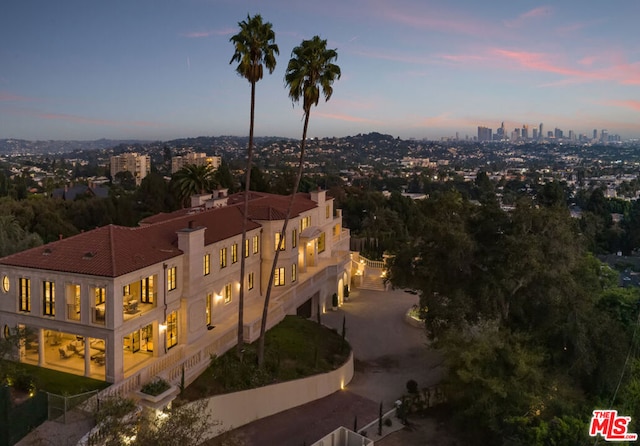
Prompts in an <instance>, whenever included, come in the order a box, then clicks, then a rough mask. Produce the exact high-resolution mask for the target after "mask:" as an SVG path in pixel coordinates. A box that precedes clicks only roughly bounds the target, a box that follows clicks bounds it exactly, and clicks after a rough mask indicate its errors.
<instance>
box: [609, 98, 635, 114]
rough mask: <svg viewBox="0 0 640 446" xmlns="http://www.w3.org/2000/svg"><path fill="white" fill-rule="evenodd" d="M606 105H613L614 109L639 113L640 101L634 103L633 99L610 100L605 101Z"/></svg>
mask: <svg viewBox="0 0 640 446" xmlns="http://www.w3.org/2000/svg"><path fill="white" fill-rule="evenodd" d="M604 103H605V104H606V105H613V106H615V107H622V108H627V109H631V110H635V111H640V101H635V100H633V99H627V100H624V101H618V100H611V101H605V102H604Z"/></svg>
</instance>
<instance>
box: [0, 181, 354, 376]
mask: <svg viewBox="0 0 640 446" xmlns="http://www.w3.org/2000/svg"><path fill="white" fill-rule="evenodd" d="M243 197H244V196H243V194H242V193H239V194H234V195H230V196H227V194H226V191H224V190H223V191H217V192H215V193H213V194H208V195H202V196H197V197H194V198H193V199H192V207H191V208H189V209H184V210H181V211H177V212H174V213H171V214H159V215H156V216H153V217H151V218H148V219H146V220H144V221H142V222H141V224H140V225H139V226H138V227H135V228H130V227H122V226H115V225H109V226H105V227H102V228H98V229H95V230H91V231H87V232H83V233H81V234H78V235H75V236H73V237H69V238H66V239H61V240H58V241H55V242H53V243H49V244H47V245H44V246H40V247H37V248H33V249H29V250H27V251H23V252H20V253H17V254H13V255H10V256H7V257H3V258H0V327H1V329H2V333H0V334H6V333H10V331H11V330H13V329H14V328H15V327H18V326H20V327H27V328H28V332H29V333H30V334H31V335H30V336H29V337H28V339H27V340H26V341H25V342H24V343H23V345H21V347H20V349H19V360H20V361H22V362H27V363H31V364H35V365H38V366H41V367H49V368H54V369H58V370H63V371H67V372H71V373H76V374H81V375H85V376H91V377H94V378H98V379H102V380H105V381H107V382H111V383H124V382H125V381H130V382H132V388H134V387H135V386H136V385H139V384H140V382H144V381H146V380H147V379H148V378H149V377H152V376H155V375H156V374H158V373H165V374H168V376H169V377H170V378H174V379H175V373H176V368H177V367H180V368H181V369H182V370H184V368H185V367H186V368H187V370H188V372H193V373H195V372H196V371H198V370H200V371H201V370H202V369H203V368H204V367H206V365H207V363H208V360H209V357H210V355H212V354H221V353H223V352H224V351H226V350H228V349H229V348H231V347H233V346H234V345H235V343H236V340H237V323H238V322H237V321H238V294H239V289H240V284H239V280H240V256H243V255H244V256H245V257H246V275H245V305H244V318H243V321H244V340H245V341H246V342H253V341H255V340H256V339H257V337H258V335H259V330H260V319H261V315H262V307H263V302H264V296H265V291H266V286H267V283H268V278H269V277H268V276H269V274H270V270H271V263H272V260H273V256H274V254H275V249H276V245H277V242H278V240H279V236H280V234H279V232H280V231H281V229H282V224H283V221H284V217H285V214H286V209H287V205H288V202H289V198H290V197H287V196H280V195H273V194H266V193H257V192H251V194H250V206H249V215H248V217H249V221H248V228H247V243H246V244H245V246H244V247H243V246H241V238H242V220H243V215H242V211H243V204H242V202H243ZM350 267H351V261H350V254H349V231H348V229H344V228H343V227H342V213H341V211H340V210H337V209H334V200H333V198H331V197H328V196H327V195H326V191H321V190H318V191H314V192H311V193H307V194H304V193H299V194H297V195H296V197H295V204H294V207H293V213H292V218H291V220H290V222H289V226H288V228H287V231H286V234H285V240H284V249H283V251H282V252H281V253H280V255H279V260H278V268H277V270H276V273H275V276H274V289H273V292H272V299H271V304H270V307H269V308H270V310H269V317H268V326H269V327H271V326H273V325H275V324H277V323H278V322H279V321H280V320H282V318H283V317H284V315H285V314H299V315H303V316H306V317H314V316H315V315H316V312H317V311H321V312H322V311H324V310H325V308H327V307H329V306H331V296H332V295H333V293H337V294H338V295H339V297H340V300H342V296H343V289H344V286H345V285H348V284H349V283H350V279H351V272H350Z"/></svg>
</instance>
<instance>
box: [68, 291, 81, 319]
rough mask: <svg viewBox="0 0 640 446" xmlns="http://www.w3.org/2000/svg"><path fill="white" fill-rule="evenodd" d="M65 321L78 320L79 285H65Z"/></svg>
mask: <svg viewBox="0 0 640 446" xmlns="http://www.w3.org/2000/svg"><path fill="white" fill-rule="evenodd" d="M67 319H69V320H72V321H79V320H80V285H78V284H76V283H71V284H67Z"/></svg>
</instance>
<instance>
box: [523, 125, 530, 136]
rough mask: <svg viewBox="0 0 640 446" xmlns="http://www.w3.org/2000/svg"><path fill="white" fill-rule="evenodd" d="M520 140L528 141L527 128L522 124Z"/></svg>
mask: <svg viewBox="0 0 640 446" xmlns="http://www.w3.org/2000/svg"><path fill="white" fill-rule="evenodd" d="M522 139H529V126H528V125H526V124H522Z"/></svg>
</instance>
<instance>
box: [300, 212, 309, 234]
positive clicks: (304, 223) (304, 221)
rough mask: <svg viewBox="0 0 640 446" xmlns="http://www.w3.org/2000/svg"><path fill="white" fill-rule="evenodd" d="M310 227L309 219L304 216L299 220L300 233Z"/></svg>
mask: <svg viewBox="0 0 640 446" xmlns="http://www.w3.org/2000/svg"><path fill="white" fill-rule="evenodd" d="M309 226H311V217H309V216H306V217H303V218H301V219H300V232H302V231H304V230H305V229H307V228H308V227H309Z"/></svg>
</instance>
